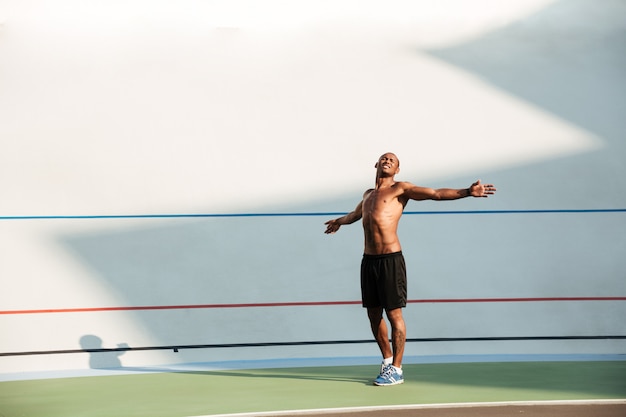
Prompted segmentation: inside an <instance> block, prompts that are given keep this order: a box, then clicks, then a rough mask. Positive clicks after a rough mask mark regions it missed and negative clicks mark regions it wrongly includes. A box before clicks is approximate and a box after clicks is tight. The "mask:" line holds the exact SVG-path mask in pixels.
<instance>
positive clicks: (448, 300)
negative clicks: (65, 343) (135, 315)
mask: <svg viewBox="0 0 626 417" xmlns="http://www.w3.org/2000/svg"><path fill="white" fill-rule="evenodd" d="M555 301H626V297H544V298H536V297H534V298H439V299H422V300H408V301H407V302H408V303H520V302H555ZM355 304H358V305H360V304H361V302H360V301H310V302H284V303H242V304H190V305H171V306H130V307H128V306H127V307H90V308H58V309H38V310H4V311H0V314H2V315H10V314H13V315H18V314H50V313H94V312H107V311H136V310H184V309H216V308H258V307H309V306H329V305H355Z"/></svg>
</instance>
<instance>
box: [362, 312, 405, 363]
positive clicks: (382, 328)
mask: <svg viewBox="0 0 626 417" xmlns="http://www.w3.org/2000/svg"><path fill="white" fill-rule="evenodd" d="M400 314H402V312H400ZM367 317H368V318H369V320H370V326H371V328H372V334H373V335H374V339H376V343H378V348H379V349H380V353H382V355H383V359H385V358H390V357H392V356H393V352H392V350H391V345H390V344H389V331H388V330H387V323H385V319H383V309H382V307H375V308H368V309H367ZM403 350H404V349H403Z"/></svg>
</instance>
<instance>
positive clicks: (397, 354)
mask: <svg viewBox="0 0 626 417" xmlns="http://www.w3.org/2000/svg"><path fill="white" fill-rule="evenodd" d="M387 318H388V319H389V323H390V324H391V343H392V346H393V366H395V367H396V368H401V367H402V357H403V356H404V345H405V344H406V326H405V324H404V317H402V309H401V308H394V309H393V310H387ZM383 322H384V321H383ZM385 332H386V329H385ZM385 357H387V358H388V357H389V356H385Z"/></svg>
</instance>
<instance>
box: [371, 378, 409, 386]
mask: <svg viewBox="0 0 626 417" xmlns="http://www.w3.org/2000/svg"><path fill="white" fill-rule="evenodd" d="M400 384H404V379H401V380H400V381H396V382H391V383H389V384H379V383H378V382H375V381H374V385H376V386H377V387H390V386H392V385H400Z"/></svg>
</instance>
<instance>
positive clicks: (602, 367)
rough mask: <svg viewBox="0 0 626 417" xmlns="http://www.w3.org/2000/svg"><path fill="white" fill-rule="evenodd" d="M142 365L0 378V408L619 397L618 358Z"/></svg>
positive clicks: (29, 415) (120, 413)
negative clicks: (390, 373) (388, 366)
mask: <svg viewBox="0 0 626 417" xmlns="http://www.w3.org/2000/svg"><path fill="white" fill-rule="evenodd" d="M377 370H378V369H377V367H376V366H346V367H337V366H334V367H317V368H315V367H307V368H284V369H283V368H281V369H254V370H229V371H202V372H172V373H148V374H132V375H126V374H125V375H113V376H99V377H76V378H62V379H45V380H29V381H11V382H0V417H18V416H19V417H78V416H80V417H96V416H97V417H113V416H115V417H182V416H199V415H211V414H226V413H243V412H255V411H257V412H259V411H278V410H301V409H315V408H336V407H362V406H382V405H398V404H430V403H456V402H491V401H543V400H578V399H623V398H626V361H619V362H614V361H607V362H505V363H457V364H416V365H405V366H404V373H405V380H406V382H405V383H404V384H403V385H398V386H394V387H375V386H373V385H372V379H373V377H375V376H376V375H375V374H376V373H377Z"/></svg>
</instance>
